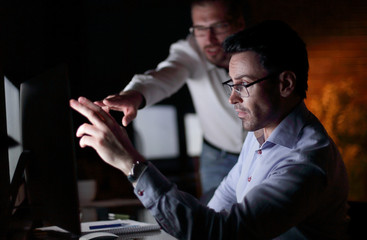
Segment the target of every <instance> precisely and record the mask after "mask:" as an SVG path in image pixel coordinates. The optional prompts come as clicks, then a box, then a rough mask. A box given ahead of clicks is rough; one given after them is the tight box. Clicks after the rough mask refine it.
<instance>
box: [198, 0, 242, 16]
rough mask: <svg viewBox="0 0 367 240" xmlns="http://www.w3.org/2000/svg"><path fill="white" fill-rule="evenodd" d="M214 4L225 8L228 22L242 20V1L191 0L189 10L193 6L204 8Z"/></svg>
mask: <svg viewBox="0 0 367 240" xmlns="http://www.w3.org/2000/svg"><path fill="white" fill-rule="evenodd" d="M215 2H220V3H222V4H223V6H224V7H226V8H227V9H226V10H227V16H228V18H229V20H233V21H236V20H238V19H240V18H244V16H243V15H244V6H245V1H244V0H191V8H192V7H193V6H195V5H199V6H204V5H206V4H211V3H215Z"/></svg>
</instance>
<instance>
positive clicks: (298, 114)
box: [255, 101, 310, 148]
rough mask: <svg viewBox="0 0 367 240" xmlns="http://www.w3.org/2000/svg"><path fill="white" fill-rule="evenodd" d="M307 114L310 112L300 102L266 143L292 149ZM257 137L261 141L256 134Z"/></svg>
mask: <svg viewBox="0 0 367 240" xmlns="http://www.w3.org/2000/svg"><path fill="white" fill-rule="evenodd" d="M309 114H310V112H309V111H308V109H307V107H306V105H305V104H304V102H303V101H302V102H301V103H300V104H299V105H297V106H296V108H295V109H293V111H292V112H291V113H290V114H288V116H286V117H285V118H284V119H283V120H282V121H281V122H280V124H279V125H278V126H277V127H276V128H275V129H274V131H273V132H272V133H271V134H270V136H269V138H268V139H267V140H266V141H267V142H271V143H274V144H279V145H282V146H284V147H287V148H293V146H294V143H296V142H297V138H298V135H299V133H300V131H301V130H302V128H303V126H304V125H305V122H306V119H307V116H309ZM261 130H262V129H261ZM257 135H258V136H260V139H261V134H259V133H257ZM255 136H256V135H255ZM258 139H259V138H258Z"/></svg>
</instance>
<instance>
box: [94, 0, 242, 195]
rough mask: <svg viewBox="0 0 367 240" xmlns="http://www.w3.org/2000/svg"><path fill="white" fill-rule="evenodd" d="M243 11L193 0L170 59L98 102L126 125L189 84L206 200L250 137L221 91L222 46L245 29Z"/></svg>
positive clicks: (229, 2)
mask: <svg viewBox="0 0 367 240" xmlns="http://www.w3.org/2000/svg"><path fill="white" fill-rule="evenodd" d="M242 8H243V7H242V5H241V4H240V1H237V0H194V1H193V2H192V6H191V15H192V23H193V26H192V27H191V28H190V32H191V34H190V35H189V36H188V37H187V39H186V40H181V41H178V42H176V43H174V44H172V46H171V48H170V53H169V56H168V57H167V59H166V60H164V61H163V62H161V63H160V64H158V66H157V68H156V69H155V70H154V71H150V72H149V73H148V74H138V75H135V76H134V77H133V79H132V81H131V82H130V83H129V84H128V85H127V86H126V88H125V89H124V90H123V91H122V92H120V93H119V94H118V95H113V96H109V97H107V98H106V99H104V100H103V101H100V102H98V104H99V105H100V106H103V105H105V106H108V108H109V109H112V110H117V111H121V112H123V113H124V117H123V119H122V124H123V125H124V126H127V125H128V124H129V123H130V122H131V121H132V120H133V119H134V118H135V117H136V115H137V111H138V109H139V108H142V107H144V106H150V105H153V104H155V103H157V102H159V101H160V100H163V99H164V98H167V97H169V96H170V95H172V94H173V93H175V92H176V91H178V90H179V89H180V88H181V87H182V86H184V84H185V83H187V86H188V88H189V91H190V93H191V97H192V99H193V103H194V107H195V110H196V113H197V115H198V117H199V121H200V125H201V128H202V130H203V135H204V141H203V146H202V154H201V156H200V178H201V185H202V194H203V195H204V196H205V195H210V196H211V193H210V192H214V190H215V189H216V188H217V186H218V185H219V183H220V182H221V181H222V179H223V178H224V177H225V176H226V175H227V174H228V172H229V170H230V169H231V168H232V167H233V166H234V164H235V163H236V161H237V159H238V154H239V152H240V150H241V146H242V143H243V140H244V139H245V137H246V132H245V131H243V130H242V127H241V121H239V119H238V118H237V117H236V116H235V112H234V111H233V108H232V107H231V105H230V104H229V103H228V101H227V96H226V95H225V93H224V92H223V87H222V83H223V82H224V81H225V80H226V79H228V78H229V76H228V62H229V57H228V55H227V54H226V53H224V51H223V48H222V42H223V41H224V39H225V38H226V37H228V36H229V35H231V34H233V33H235V32H238V31H239V30H242V29H243V28H244V26H245V23H244V19H243V15H242ZM218 116H220V117H218ZM206 198H208V196H206Z"/></svg>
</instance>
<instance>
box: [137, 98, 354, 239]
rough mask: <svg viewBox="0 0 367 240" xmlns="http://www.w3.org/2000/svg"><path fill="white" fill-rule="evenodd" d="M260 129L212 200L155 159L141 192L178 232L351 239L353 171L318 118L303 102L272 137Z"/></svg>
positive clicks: (183, 234)
mask: <svg viewBox="0 0 367 240" xmlns="http://www.w3.org/2000/svg"><path fill="white" fill-rule="evenodd" d="M257 137H258V138H257ZM257 137H255V133H249V135H248V137H247V138H246V140H245V143H244V145H243V149H242V151H241V155H240V157H239V160H238V162H237V164H236V165H235V166H234V167H233V169H232V170H231V171H230V173H229V174H228V176H227V177H226V178H225V179H224V180H223V182H222V183H221V185H220V186H219V187H218V189H217V191H216V193H215V195H214V197H213V198H212V200H211V201H210V202H209V204H208V206H209V208H208V207H205V206H202V205H200V204H199V202H198V201H197V200H196V199H195V198H193V197H192V196H190V195H189V194H186V193H183V192H180V191H179V190H177V188H176V186H175V185H174V184H172V183H170V182H169V181H168V180H167V179H165V178H164V177H163V176H162V175H161V174H160V173H159V172H158V171H157V170H156V169H155V168H154V167H153V166H152V165H151V164H150V167H148V168H147V170H146V171H145V173H144V174H143V175H142V176H141V178H140V179H139V181H138V184H137V186H136V188H135V193H136V195H137V196H138V198H139V199H140V200H141V201H142V203H143V204H144V206H145V207H147V208H148V209H150V210H151V212H152V214H153V216H155V218H156V219H157V221H158V222H159V223H160V224H161V226H162V227H163V229H165V230H166V231H167V232H169V233H170V234H172V235H174V236H175V237H177V238H179V239H344V238H345V237H346V227H347V215H346V212H347V196H348V180H347V173H346V170H345V167H344V163H343V161H342V159H341V157H340V154H339V152H338V150H337V148H336V146H335V144H334V143H333V141H332V140H331V139H330V138H329V136H328V135H327V133H326V131H325V129H324V128H323V126H322V125H321V123H320V122H319V121H318V120H317V118H316V117H315V116H314V115H313V114H312V113H311V112H309V111H308V110H307V108H306V106H305V105H304V103H301V104H300V105H298V106H297V107H296V108H295V109H294V110H293V111H292V112H291V113H290V114H289V115H288V116H287V117H286V118H285V119H283V121H282V122H281V123H280V124H279V125H278V126H277V127H276V129H275V130H274V131H273V132H272V133H271V135H270V136H269V138H268V139H267V140H266V141H265V142H263V140H261V139H262V138H261V135H260V136H259V135H257ZM258 139H260V142H259V141H258Z"/></svg>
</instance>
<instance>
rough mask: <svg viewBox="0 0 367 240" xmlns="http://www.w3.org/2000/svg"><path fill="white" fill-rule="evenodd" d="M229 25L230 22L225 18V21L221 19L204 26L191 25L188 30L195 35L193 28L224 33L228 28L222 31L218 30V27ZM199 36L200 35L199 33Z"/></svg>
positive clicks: (227, 26)
mask: <svg viewBox="0 0 367 240" xmlns="http://www.w3.org/2000/svg"><path fill="white" fill-rule="evenodd" d="M230 26H231V22H230V21H227V20H226V21H221V22H217V23H214V24H212V25H210V26H206V27H204V26H192V27H190V28H189V32H190V33H192V34H193V35H194V36H195V29H200V30H201V31H207V30H209V31H213V32H214V33H215V34H224V33H226V32H228V31H229V29H227V30H225V31H223V32H218V30H217V29H218V28H220V27H226V28H229V27H230ZM203 36H205V35H203ZM199 37H200V35H199Z"/></svg>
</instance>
